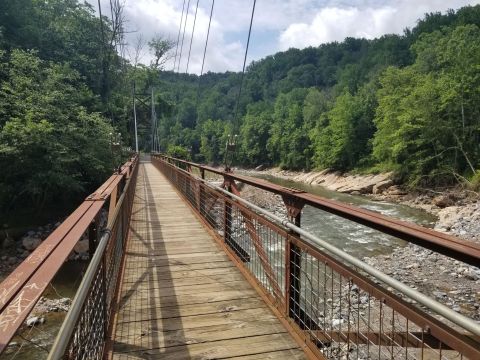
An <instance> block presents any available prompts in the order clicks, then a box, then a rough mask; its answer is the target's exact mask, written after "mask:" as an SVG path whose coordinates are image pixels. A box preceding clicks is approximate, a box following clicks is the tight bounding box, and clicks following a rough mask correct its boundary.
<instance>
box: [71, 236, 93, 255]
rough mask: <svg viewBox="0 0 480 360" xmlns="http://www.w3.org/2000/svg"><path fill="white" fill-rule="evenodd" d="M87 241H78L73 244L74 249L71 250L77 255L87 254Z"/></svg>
mask: <svg viewBox="0 0 480 360" xmlns="http://www.w3.org/2000/svg"><path fill="white" fill-rule="evenodd" d="M88 248H89V245H88V239H84V240H80V241H78V242H77V243H76V244H75V247H74V248H73V251H75V252H76V253H77V254H84V253H87V252H88Z"/></svg>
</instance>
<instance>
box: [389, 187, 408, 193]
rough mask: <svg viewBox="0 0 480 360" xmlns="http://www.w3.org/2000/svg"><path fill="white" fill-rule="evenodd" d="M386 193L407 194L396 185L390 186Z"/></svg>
mask: <svg viewBox="0 0 480 360" xmlns="http://www.w3.org/2000/svg"><path fill="white" fill-rule="evenodd" d="M386 192H387V193H388V195H406V194H407V192H406V191H405V190H402V189H401V188H400V187H399V186H397V185H393V186H390V187H389V188H388V189H387V191H386Z"/></svg>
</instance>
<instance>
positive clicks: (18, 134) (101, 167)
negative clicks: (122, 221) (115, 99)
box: [0, 50, 113, 211]
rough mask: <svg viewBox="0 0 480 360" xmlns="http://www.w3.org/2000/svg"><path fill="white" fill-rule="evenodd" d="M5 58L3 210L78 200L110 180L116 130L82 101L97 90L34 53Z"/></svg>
mask: <svg viewBox="0 0 480 360" xmlns="http://www.w3.org/2000/svg"><path fill="white" fill-rule="evenodd" d="M0 62H1V65H0V68H1V69H2V70H3V71H2V75H1V76H2V78H3V79H4V80H3V81H2V84H1V86H0V166H1V167H2V168H3V169H8V171H3V172H1V173H0V188H2V189H8V191H3V192H2V193H1V194H0V196H3V198H1V199H0V204H2V209H0V211H6V210H8V209H12V208H15V207H18V206H20V203H22V205H24V204H25V203H24V201H25V200H26V201H27V203H29V204H32V205H33V206H34V207H35V208H37V209H38V208H42V207H43V206H45V205H48V204H49V203H52V202H53V201H58V200H63V201H66V200H69V199H70V200H71V199H74V198H75V197H76V196H78V195H80V194H84V193H85V192H86V191H89V190H91V188H92V186H95V185H96V184H98V183H99V182H100V181H102V180H104V179H105V177H106V175H107V174H108V173H110V172H111V171H112V169H113V162H112V156H111V152H110V149H109V147H110V145H109V143H110V133H111V132H112V128H111V126H109V125H108V124H107V123H106V122H105V120H104V119H103V118H102V117H101V116H100V115H99V114H98V113H89V112H87V110H86V108H85V107H84V106H83V105H82V104H83V103H85V102H88V99H89V98H91V97H93V94H92V93H91V92H90V91H89V90H88V88H87V87H86V86H85V85H84V84H82V82H81V80H80V76H79V74H78V73H77V72H76V71H75V70H73V69H71V68H70V67H69V66H68V65H59V64H55V63H51V62H47V61H44V60H41V59H39V58H38V57H37V53H36V52H33V51H32V52H26V51H22V50H13V51H12V52H11V53H10V55H9V56H8V55H6V54H5V53H3V56H2V59H1V61H0ZM59 189H61V191H59Z"/></svg>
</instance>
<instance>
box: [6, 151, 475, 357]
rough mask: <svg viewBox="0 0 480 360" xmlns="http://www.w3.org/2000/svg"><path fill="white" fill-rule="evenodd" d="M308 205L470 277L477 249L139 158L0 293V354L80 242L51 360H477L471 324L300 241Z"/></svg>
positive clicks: (228, 175) (180, 164)
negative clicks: (256, 193) (81, 259)
mask: <svg viewBox="0 0 480 360" xmlns="http://www.w3.org/2000/svg"><path fill="white" fill-rule="evenodd" d="M209 177H210V178H211V177H216V179H217V180H218V179H221V181H222V185H221V186H217V185H215V183H212V182H211V181H208V180H206V179H207V178H209ZM241 183H243V184H248V185H251V186H254V187H257V188H259V189H262V190H263V191H267V192H271V193H274V194H277V195H280V196H281V197H282V199H283V201H284V204H285V206H286V209H287V212H288V219H283V218H279V217H278V216H277V215H274V214H271V213H269V212H268V211H266V210H264V209H262V208H260V207H258V206H256V205H255V204H252V203H250V202H248V201H246V200H244V199H243V198H242V197H241V192H240V191H239V190H238V189H239V185H240V184H241ZM306 205H309V206H312V207H314V208H316V209H318V211H320V210H322V211H327V212H330V213H332V214H335V215H338V216H341V217H343V218H345V219H348V220H350V221H354V222H357V223H359V224H362V225H365V226H368V227H371V228H374V229H377V230H379V231H381V232H384V233H387V234H390V235H393V236H396V237H399V238H401V239H404V240H406V241H409V242H412V243H414V244H417V245H419V246H422V247H425V248H428V249H430V250H432V251H434V252H437V253H440V254H443V255H445V256H448V257H451V258H454V259H457V260H459V261H462V262H464V263H467V264H470V265H474V266H478V265H479V263H480V262H479V259H480V247H478V246H477V245H474V244H472V243H470V242H466V241H463V240H460V239H457V238H454V237H451V236H448V235H445V234H443V233H438V232H435V231H433V230H430V229H426V228H423V227H420V226H417V225H413V224H410V223H406V222H402V221H398V220H396V219H392V218H389V217H386V216H383V215H380V214H378V213H374V212H371V211H368V210H364V209H359V208H355V207H353V206H350V205H346V204H343V203H339V202H336V201H333V200H327V199H323V198H321V197H318V196H316V195H312V194H309V193H305V192H302V191H299V190H295V189H290V188H284V187H281V186H278V185H275V184H272V183H269V182H267V181H264V180H259V179H255V178H250V177H246V176H241V175H236V174H234V173H232V172H225V171H223V170H219V169H216V168H211V167H208V166H202V165H198V164H194V163H191V162H186V161H183V160H178V159H174V158H170V157H166V156H162V155H159V154H154V155H152V156H151V157H144V158H143V159H142V160H139V158H138V156H134V157H132V158H131V159H130V160H129V161H128V162H126V163H125V164H124V165H123V166H122V167H121V168H120V169H119V171H118V172H117V173H115V174H113V175H112V176H111V177H110V178H109V179H108V180H107V181H106V182H105V183H104V184H103V185H102V186H100V188H99V189H98V190H97V191H96V192H95V193H93V194H91V195H90V196H88V197H87V198H86V199H85V201H84V202H83V203H82V204H81V205H80V206H79V207H78V208H77V209H76V210H75V211H74V212H73V213H72V214H71V215H70V216H69V217H68V218H67V219H66V220H65V221H64V222H63V223H62V224H61V225H60V226H59V227H58V228H57V229H56V230H55V231H54V232H53V233H52V234H51V235H50V236H49V237H48V238H47V239H46V240H45V241H44V242H43V243H42V244H41V245H40V246H39V247H38V248H37V249H36V250H35V251H34V252H32V253H31V255H30V256H29V257H28V258H27V259H25V261H24V262H23V263H21V265H20V266H19V267H18V268H17V269H16V270H15V271H14V272H13V273H12V274H11V275H10V276H9V277H8V278H7V279H5V281H3V282H2V283H1V284H0V306H1V307H0V310H1V312H0V351H4V350H5V349H6V348H7V346H8V344H9V343H10V341H11V339H12V338H13V337H14V336H15V334H16V332H17V331H18V330H19V329H20V328H21V326H22V324H23V323H24V321H25V319H26V318H27V316H28V314H29V313H30V312H31V310H32V309H33V307H34V305H35V304H36V302H37V301H38V300H39V298H40V297H41V295H42V293H43V292H44V290H45V289H46V287H47V286H48V284H49V283H50V282H51V281H52V279H53V277H54V276H55V274H56V273H57V272H58V270H59V269H60V267H61V265H62V264H63V263H64V262H65V261H66V260H67V258H68V256H69V254H70V253H71V252H72V250H73V247H74V246H75V244H76V243H77V242H78V241H79V239H81V238H82V236H84V234H88V237H89V241H90V248H91V259H90V263H89V266H88V268H87V270H86V272H85V274H84V276H83V279H82V282H81V284H80V286H79V288H78V290H77V293H76V296H75V298H74V300H73V303H72V306H71V308H70V310H69V312H68V314H67V316H66V318H65V320H64V322H63V324H62V327H61V328H60V330H59V332H58V336H57V338H56V341H55V343H54V344H53V346H52V348H51V350H50V353H49V357H48V358H49V359H226V358H234V359H303V358H310V359H347V358H352V359H387V358H388V359H472V360H473V359H480V337H479V335H480V325H479V324H478V322H476V321H474V320H473V319H470V318H468V317H465V316H462V315H460V314H459V313H457V312H455V311H453V310H451V309H450V308H448V307H446V306H445V305H442V304H440V303H438V302H436V301H435V300H434V299H431V298H428V297H427V296H425V295H424V294H421V293H419V292H418V291H416V290H415V289H413V288H410V287H408V286H407V285H405V284H402V283H400V282H398V281H397V280H395V279H393V278H391V277H390V276H388V275H386V274H383V273H381V272H380V271H378V270H376V269H374V268H372V267H371V266H369V265H367V264H365V263H363V262H362V261H360V260H358V259H356V258H354V257H352V256H350V255H348V254H347V253H345V252H344V251H343V250H341V249H338V248H336V247H335V246H333V245H332V244H330V243H328V242H326V241H324V240H321V239H319V238H318V237H316V236H315V235H313V234H311V233H309V232H307V231H306V230H305V229H303V228H302V227H301V211H302V209H303V207H304V206H306ZM102 212H106V213H107V214H108V222H107V224H106V226H104V227H103V228H102V227H101V225H100V221H99V220H100V216H101V213H102Z"/></svg>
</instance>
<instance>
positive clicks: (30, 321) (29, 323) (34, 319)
mask: <svg viewBox="0 0 480 360" xmlns="http://www.w3.org/2000/svg"><path fill="white" fill-rule="evenodd" d="M44 322H45V319H44V318H42V317H38V316H32V317H31V318H28V319H27V321H26V323H27V326H29V327H32V326H35V325H41V324H43V323H44Z"/></svg>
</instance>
